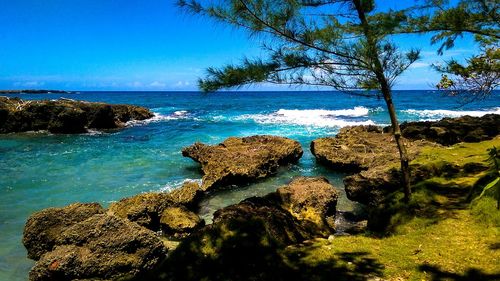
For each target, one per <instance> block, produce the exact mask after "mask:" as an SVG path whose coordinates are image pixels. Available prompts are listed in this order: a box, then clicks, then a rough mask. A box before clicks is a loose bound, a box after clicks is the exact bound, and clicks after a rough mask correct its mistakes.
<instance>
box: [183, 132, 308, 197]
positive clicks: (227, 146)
mask: <svg viewBox="0 0 500 281" xmlns="http://www.w3.org/2000/svg"><path fill="white" fill-rule="evenodd" d="M302 153H303V151H302V148H301V146H300V144H299V143H298V142H296V141H294V140H291V139H288V138H283V137H276V136H251V137H244V138H228V139H226V140H225V141H224V142H222V143H221V144H218V145H213V146H209V145H205V144H202V143H195V144H194V145H192V146H189V147H186V148H184V149H183V150H182V155H183V156H185V157H189V158H191V159H193V160H195V161H197V162H199V163H200V164H201V169H202V171H203V174H204V176H203V181H202V186H201V187H202V189H203V190H210V189H213V188H216V187H221V186H225V185H231V184H239V183H245V182H249V181H254V180H256V179H260V178H264V177H267V176H269V175H272V174H275V173H276V172H277V169H278V167H279V166H280V165H285V164H288V163H292V162H296V161H297V160H298V159H299V158H300V157H301V156H302Z"/></svg>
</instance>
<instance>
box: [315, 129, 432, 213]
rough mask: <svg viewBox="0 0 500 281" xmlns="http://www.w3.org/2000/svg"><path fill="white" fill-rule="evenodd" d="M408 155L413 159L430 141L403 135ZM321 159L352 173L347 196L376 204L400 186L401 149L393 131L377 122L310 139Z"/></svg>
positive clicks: (345, 181) (333, 167) (364, 202)
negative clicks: (378, 125)
mask: <svg viewBox="0 0 500 281" xmlns="http://www.w3.org/2000/svg"><path fill="white" fill-rule="evenodd" d="M403 141H404V142H405V145H406V149H407V151H408V156H409V158H410V160H411V159H413V158H414V157H415V156H416V155H418V153H419V151H420V150H421V149H422V148H423V147H424V146H426V145H431V146H432V145H434V146H435V145H437V144H433V143H429V142H427V141H421V140H420V141H408V140H406V139H403ZM311 151H312V153H313V154H314V156H315V157H316V159H318V161H319V162H320V163H322V164H324V165H326V166H327V167H330V168H332V169H334V170H337V171H343V172H347V173H350V174H352V175H349V176H346V177H345V178H344V185H345V190H346V194H347V198H349V199H351V200H354V201H357V202H360V203H363V204H367V205H377V204H379V203H380V202H381V200H383V199H384V197H385V196H386V195H387V194H389V193H392V192H394V191H395V190H397V189H399V188H400V174H399V167H400V159H399V151H398V149H397V146H396V143H395V142H394V139H393V136H392V134H389V133H383V132H382V128H380V127H376V126H355V127H346V128H342V129H341V130H340V132H339V134H338V135H337V136H335V137H328V138H320V139H317V140H314V141H313V142H312V143H311Z"/></svg>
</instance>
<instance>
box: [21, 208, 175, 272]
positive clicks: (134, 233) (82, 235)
mask: <svg viewBox="0 0 500 281" xmlns="http://www.w3.org/2000/svg"><path fill="white" fill-rule="evenodd" d="M165 254H166V253H165V248H164V247H163V244H162V243H161V241H160V240H159V238H158V237H157V236H156V235H155V233H153V232H152V231H150V230H147V229H145V228H143V227H141V226H139V225H137V224H136V223H133V222H130V221H128V220H126V219H122V218H119V217H116V216H110V215H107V214H97V215H94V216H92V217H90V218H88V219H86V220H84V221H81V222H78V223H75V224H74V225H72V226H70V227H68V228H67V229H65V230H64V231H63V232H61V234H60V236H59V237H58V238H57V239H56V243H55V248H54V249H53V250H52V251H50V252H48V253H46V254H44V255H42V256H41V258H40V260H38V261H37V262H36V264H35V266H34V267H33V268H32V270H31V272H30V274H29V279H30V280H33V281H34V280H75V279H78V280H116V279H119V278H134V277H138V276H140V275H141V274H142V273H144V272H146V271H148V270H151V269H153V268H154V267H155V266H156V265H157V264H158V263H159V262H161V261H162V260H163V259H164V258H165Z"/></svg>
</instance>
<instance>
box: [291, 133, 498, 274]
mask: <svg viewBox="0 0 500 281" xmlns="http://www.w3.org/2000/svg"><path fill="white" fill-rule="evenodd" d="M492 146H497V147H498V146H500V138H496V139H494V140H490V141H484V142H481V143H462V144H457V145H454V146H452V147H429V148H425V149H424V150H423V152H422V153H421V154H420V155H419V157H417V158H416V159H415V160H414V161H413V162H412V165H425V166H427V167H433V168H435V169H446V165H453V166H456V167H458V168H459V170H460V172H459V173H457V174H455V175H453V176H448V175H443V176H439V177H433V178H431V179H428V180H425V181H422V182H420V183H417V184H415V185H414V187H413V188H414V193H413V198H412V200H411V202H410V203H409V204H408V205H407V204H404V203H402V201H401V198H402V194H399V193H395V194H393V195H392V198H388V203H387V204H386V205H385V206H384V212H386V213H390V214H391V217H390V221H389V227H388V232H386V233H384V234H383V235H373V234H369V233H367V234H364V235H356V236H339V237H335V238H334V239H330V240H327V239H318V240H315V241H311V242H310V243H306V244H304V245H300V246H293V247H289V248H287V249H286V251H285V255H286V256H289V257H293V258H291V260H292V261H293V262H294V263H301V264H307V265H308V266H310V267H314V266H316V265H321V264H323V265H324V264H325V263H326V262H327V261H332V260H335V261H336V266H345V267H346V268H352V270H355V269H356V266H357V265H359V264H357V262H356V261H355V260H351V261H348V260H345V259H341V260H339V259H338V256H339V255H346V253H363V258H364V259H367V260H370V261H371V263H372V264H378V265H380V267H381V268H382V270H381V271H373V272H371V273H370V272H367V273H366V276H372V277H381V278H383V279H385V280H500V263H499V262H498V261H500V211H498V210H497V209H496V200H495V199H494V198H493V192H490V193H489V194H486V196H483V197H482V198H480V199H476V200H472V202H471V199H472V198H474V195H475V196H477V195H478V190H479V191H480V190H481V188H482V187H484V185H485V184H486V183H487V182H488V172H487V171H481V172H477V171H476V172H470V171H469V172H468V171H466V169H464V166H465V165H467V164H468V163H483V164H484V165H487V162H486V159H487V149H488V148H490V147H492ZM297 257H299V258H297ZM360 280H362V279H360Z"/></svg>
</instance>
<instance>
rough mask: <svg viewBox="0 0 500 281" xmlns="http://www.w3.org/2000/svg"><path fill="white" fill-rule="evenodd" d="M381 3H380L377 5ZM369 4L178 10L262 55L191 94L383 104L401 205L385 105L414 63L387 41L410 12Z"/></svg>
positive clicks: (211, 73) (390, 105)
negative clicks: (257, 90)
mask: <svg viewBox="0 0 500 281" xmlns="http://www.w3.org/2000/svg"><path fill="white" fill-rule="evenodd" d="M380 3H382V1H380ZM377 4H378V3H376V1H373V0H371V1H370V0H284V1H276V0H218V1H216V0H212V1H210V0H207V1H199V2H198V1H196V0H180V1H178V5H179V6H180V7H181V8H183V9H184V10H186V11H188V12H190V13H194V14H197V15H202V16H206V17H209V18H212V19H215V20H216V21H219V22H222V23H225V24H229V25H232V26H234V27H237V28H243V29H246V30H248V31H249V33H250V35H251V36H255V37H257V38H259V39H260V40H261V41H262V44H263V45H262V48H263V50H264V51H265V52H264V53H265V54H266V55H265V56H264V57H261V58H257V59H249V58H244V59H243V60H242V61H241V63H240V64H230V65H226V66H223V67H221V68H209V69H208V70H207V72H208V74H207V76H206V77H205V78H203V79H200V81H199V86H200V88H201V89H202V90H204V91H216V90H219V89H223V88H234V87H239V86H242V85H246V84H253V83H261V82H267V83H273V84H288V85H314V86H324V87H331V88H332V89H336V90H339V91H343V92H346V91H347V92H350V93H351V94H357V95H365V96H378V97H382V98H383V99H384V101H385V104H386V107H387V111H388V113H389V117H390V121H391V125H392V133H393V134H394V141H395V144H396V145H397V147H398V150H399V155H400V160H401V185H402V186H403V190H404V194H405V200H407V201H408V200H409V199H410V196H411V188H410V171H409V165H408V162H409V159H408V154H407V151H406V148H405V144H404V140H403V139H402V137H401V130H400V127H399V122H398V118H397V114H396V108H395V105H394V102H393V97H392V96H393V93H392V88H393V86H394V84H395V82H396V78H397V77H398V76H400V75H401V74H402V73H403V72H404V71H405V70H407V69H408V67H409V66H410V65H411V64H412V63H413V62H415V61H416V60H417V59H418V58H419V51H418V50H413V49H412V50H401V49H399V48H398V46H397V45H396V43H395V42H394V41H393V40H392V39H393V36H392V35H393V34H395V33H397V32H396V31H397V30H399V31H400V30H401V26H402V25H405V24H406V25H407V24H408V22H409V21H408V20H409V17H410V15H411V13H412V11H414V10H415V9H417V8H418V9H420V8H423V7H409V8H407V9H401V10H388V9H381V8H378V7H377Z"/></svg>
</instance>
